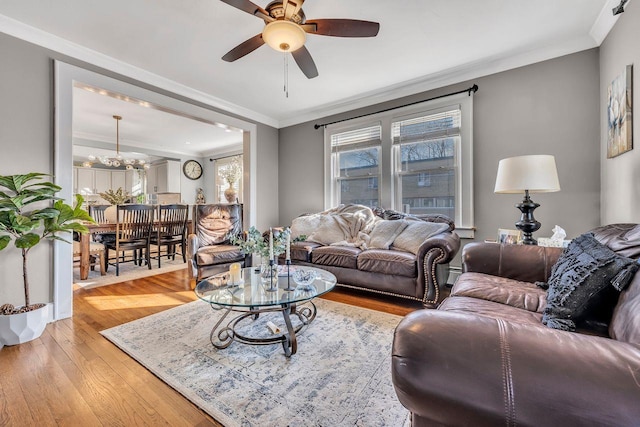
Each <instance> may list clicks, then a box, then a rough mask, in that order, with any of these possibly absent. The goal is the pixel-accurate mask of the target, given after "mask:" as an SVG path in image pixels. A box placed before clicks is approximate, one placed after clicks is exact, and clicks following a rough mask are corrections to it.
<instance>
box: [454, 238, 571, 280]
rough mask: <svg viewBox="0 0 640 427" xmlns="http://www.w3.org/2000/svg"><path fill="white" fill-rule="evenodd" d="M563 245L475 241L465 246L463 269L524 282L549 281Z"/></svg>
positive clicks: (464, 271)
mask: <svg viewBox="0 0 640 427" xmlns="http://www.w3.org/2000/svg"><path fill="white" fill-rule="evenodd" d="M562 251H563V249H562V248H548V247H543V246H537V245H507V244H498V243H481V242H474V243H469V244H467V245H465V247H464V248H463V249H462V272H463V273H466V272H474V273H485V274H490V275H492V276H500V277H506V278H509V279H514V280H520V281H522V282H537V281H547V279H548V278H549V275H550V274H551V268H552V267H553V265H554V264H555V263H556V261H557V260H558V258H559V257H560V254H562Z"/></svg>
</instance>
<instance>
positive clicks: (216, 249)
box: [196, 245, 244, 265]
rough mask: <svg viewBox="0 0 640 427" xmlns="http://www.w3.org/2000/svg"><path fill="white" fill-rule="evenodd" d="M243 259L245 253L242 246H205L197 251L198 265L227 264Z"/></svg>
mask: <svg viewBox="0 0 640 427" xmlns="http://www.w3.org/2000/svg"><path fill="white" fill-rule="evenodd" d="M243 259H244V254H243V253H242V251H241V250H240V248H238V247H237V246H233V245H212V246H203V247H201V248H200V249H198V252H196V262H197V263H198V265H214V264H226V263H229V262H237V261H242V260H243Z"/></svg>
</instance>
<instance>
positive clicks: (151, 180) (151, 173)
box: [147, 165, 158, 194]
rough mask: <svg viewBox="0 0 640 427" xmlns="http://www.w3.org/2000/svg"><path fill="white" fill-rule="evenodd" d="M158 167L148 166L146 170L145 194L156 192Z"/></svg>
mask: <svg viewBox="0 0 640 427" xmlns="http://www.w3.org/2000/svg"><path fill="white" fill-rule="evenodd" d="M157 180H158V165H150V166H149V169H147V194H154V193H157V192H158V184H157V183H156V182H157Z"/></svg>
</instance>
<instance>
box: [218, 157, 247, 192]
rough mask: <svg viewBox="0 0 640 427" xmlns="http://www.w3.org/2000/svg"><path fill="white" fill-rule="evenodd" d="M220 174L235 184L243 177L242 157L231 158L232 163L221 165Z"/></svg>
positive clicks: (230, 183)
mask: <svg viewBox="0 0 640 427" xmlns="http://www.w3.org/2000/svg"><path fill="white" fill-rule="evenodd" d="M218 175H220V177H222V179H224V180H225V181H227V182H228V183H229V185H230V186H231V185H233V184H234V183H235V182H236V181H238V180H239V179H240V178H241V177H242V165H241V164H240V158H239V157H238V156H236V157H234V158H233V159H232V160H231V163H229V164H228V165H226V166H224V167H221V168H220V171H219V172H218Z"/></svg>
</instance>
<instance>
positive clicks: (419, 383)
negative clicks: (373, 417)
mask: <svg viewBox="0 0 640 427" xmlns="http://www.w3.org/2000/svg"><path fill="white" fill-rule="evenodd" d="M392 378H393V384H394V387H395V390H396V393H397V395H398V398H399V400H400V402H401V403H402V404H403V405H404V406H405V407H406V408H407V409H409V410H410V411H411V412H412V413H413V414H414V419H416V417H417V418H419V419H420V420H421V421H424V424H425V425H432V424H436V423H437V424H438V425H440V424H442V425H474V426H495V425H508V426H510V425H518V426H540V425H549V426H550V425H583V426H586V425H590V426H591V425H593V426H596V425H598V426H600V425H637V422H638V420H640V405H638V402H640V349H639V348H638V347H636V346H633V345H631V344H627V343H623V342H619V341H615V340H612V339H610V338H603V337H596V336H590V335H583V334H578V333H571V332H564V331H558V330H554V329H550V328H546V327H544V326H542V325H541V326H537V325H530V324H517V323H510V322H506V321H504V320H501V319H492V318H489V317H483V316H475V315H470V314H466V313H452V312H442V311H436V310H419V311H416V312H413V313H411V314H409V315H408V316H407V317H406V318H405V319H403V320H402V321H401V322H400V324H399V325H398V327H397V328H396V332H395V335H394V342H393V349H392Z"/></svg>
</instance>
